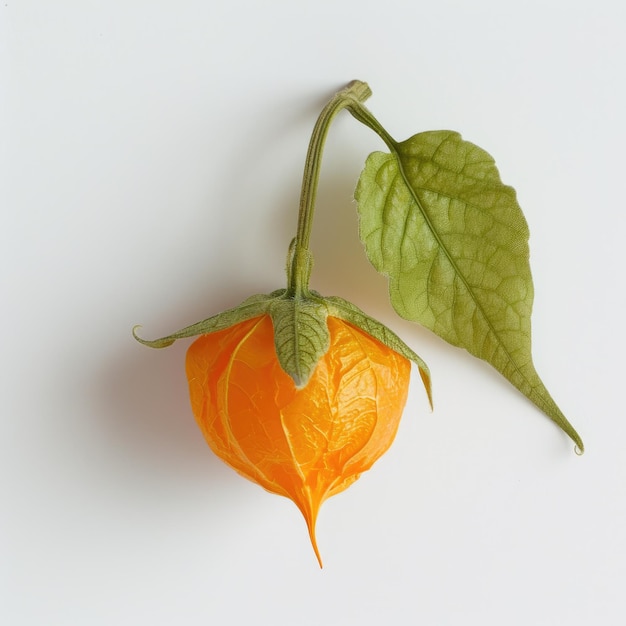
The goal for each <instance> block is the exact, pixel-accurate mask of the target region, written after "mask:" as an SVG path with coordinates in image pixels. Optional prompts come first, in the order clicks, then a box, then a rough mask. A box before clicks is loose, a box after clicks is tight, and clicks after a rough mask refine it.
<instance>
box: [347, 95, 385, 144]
mask: <svg viewBox="0 0 626 626" xmlns="http://www.w3.org/2000/svg"><path fill="white" fill-rule="evenodd" d="M348 111H350V114H351V115H352V117H354V118H355V119H356V120H358V121H359V122H361V124H364V125H365V126H367V127H368V128H370V129H371V130H373V131H374V132H375V133H376V134H377V135H378V136H379V137H380V138H381V139H382V140H383V141H384V142H385V144H386V145H387V147H388V148H389V149H390V150H391V151H392V152H395V151H396V147H397V142H396V140H395V139H394V138H393V137H392V136H391V135H390V134H389V133H388V132H387V131H386V130H385V129H384V128H383V126H382V124H381V123H380V122H379V121H378V120H377V119H376V118H375V117H374V115H373V114H372V112H371V111H370V110H369V109H368V108H367V107H365V106H363V105H362V104H361V103H360V102H355V103H350V104H349V105H348Z"/></svg>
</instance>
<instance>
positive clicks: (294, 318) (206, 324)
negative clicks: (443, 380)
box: [133, 244, 432, 406]
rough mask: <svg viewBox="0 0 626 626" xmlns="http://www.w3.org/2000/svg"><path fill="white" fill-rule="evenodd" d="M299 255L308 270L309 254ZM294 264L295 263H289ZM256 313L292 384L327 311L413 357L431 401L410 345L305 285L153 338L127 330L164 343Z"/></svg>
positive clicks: (323, 342)
mask: <svg viewBox="0 0 626 626" xmlns="http://www.w3.org/2000/svg"><path fill="white" fill-rule="evenodd" d="M294 251H295V246H294V245H293V244H292V246H291V247H290V252H289V259H290V261H291V263H288V268H289V269H288V272H287V274H288V279H291V278H292V276H291V272H293V271H300V267H301V265H300V264H298V263H295V262H294ZM305 256H306V257H307V267H308V268H309V270H308V271H309V272H310V267H311V264H312V260H311V256H310V254H308V255H305ZM294 265H296V266H298V267H296V268H295V269H294ZM296 282H298V281H296ZM262 315H269V316H270V317H271V319H272V324H273V326H274V345H275V348H276V355H277V357H278V361H279V363H280V365H281V367H282V368H283V370H284V371H285V372H286V373H287V374H289V376H291V378H292V379H293V381H294V383H295V385H296V387H298V388H302V387H305V386H306V384H307V382H308V381H309V379H310V377H311V375H312V374H313V372H314V370H315V368H316V366H317V363H318V362H319V360H320V359H321V358H322V357H323V356H324V355H325V354H326V352H327V350H328V347H329V343H330V336H329V331H328V322H327V320H328V317H329V316H330V317H336V318H339V319H341V320H343V321H345V322H348V323H349V324H351V325H353V326H357V327H358V328H360V329H361V330H363V331H364V332H366V333H368V334H369V335H371V336H372V337H374V338H375V339H377V340H378V341H380V342H381V343H383V344H384V345H386V346H387V347H388V348H390V349H392V350H395V351H396V352H398V353H399V354H401V355H402V356H404V357H406V358H407V359H409V360H411V361H413V362H414V363H415V364H416V365H417V366H418V368H419V372H420V376H421V378H422V381H423V382H424V385H425V387H426V391H427V394H428V399H429V401H430V403H431V406H432V396H431V384H430V373H429V370H428V367H427V365H426V364H425V363H424V361H423V360H422V359H421V358H420V357H419V356H418V355H417V354H415V352H413V350H411V348H409V347H408V346H407V345H406V344H405V343H404V342H403V341H402V340H401V339H400V338H399V337H398V336H397V335H396V334H395V333H393V332H392V331H391V330H389V329H388V328H387V327H386V326H384V325H383V324H381V323H380V322H378V321H376V320H374V319H372V318H371V317H369V316H368V315H366V314H365V313H364V312H363V311H361V310H360V309H359V308H358V307H356V306H355V305H354V304H351V303H350V302H347V301H346V300H343V299H342V298H338V297H329V298H324V297H323V296H321V295H320V294H319V293H317V292H316V291H309V290H308V288H307V289H304V290H303V289H300V288H298V289H292V288H287V289H280V290H278V291H273V292H272V293H270V294H257V295H254V296H251V297H250V298H247V299H246V300H244V301H243V302H242V303H241V304H240V305H239V306H236V307H234V308H232V309H228V310H227V311H223V312H222V313H218V314H217V315H213V316H212V317H209V318H207V319H205V320H202V321H201V322H198V323H196V324H192V325H191V326H187V327H185V328H183V329H181V330H179V331H177V332H175V333H172V334H171V335H167V336H166V337H161V338H159V339H154V340H147V339H143V338H141V337H139V335H138V334H137V329H138V328H139V326H135V328H133V336H134V337H135V339H136V340H137V341H139V342H140V343H142V344H143V345H144V346H149V347H150V348H165V347H167V346H171V345H172V344H173V343H174V342H175V341H176V340H177V339H184V338H188V337H195V336H198V335H203V334H207V333H213V332H217V331H220V330H225V329H227V328H230V327H231V326H234V325H235V324H239V323H241V322H244V321H246V320H249V319H252V318H255V317H260V316H262Z"/></svg>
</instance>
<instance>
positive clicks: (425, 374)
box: [417, 365, 434, 412]
mask: <svg viewBox="0 0 626 626" xmlns="http://www.w3.org/2000/svg"><path fill="white" fill-rule="evenodd" d="M417 369H418V371H419V373H420V378H421V379H422V383H423V385H424V389H426V396H427V397H428V404H429V406H430V410H431V412H432V411H433V410H434V407H433V387H432V381H431V378H430V372H429V371H428V369H426V368H425V367H423V366H422V365H418V367H417Z"/></svg>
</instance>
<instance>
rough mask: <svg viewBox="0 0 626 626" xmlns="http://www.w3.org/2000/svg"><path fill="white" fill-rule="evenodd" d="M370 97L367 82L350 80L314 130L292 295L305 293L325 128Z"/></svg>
mask: <svg viewBox="0 0 626 626" xmlns="http://www.w3.org/2000/svg"><path fill="white" fill-rule="evenodd" d="M371 94H372V92H371V90H370V88H369V86H368V84H367V83H364V82H362V81H359V80H354V81H352V82H351V83H350V84H349V85H348V86H347V87H345V88H344V89H342V90H341V91H339V92H338V93H336V94H335V95H334V96H333V98H332V99H331V100H330V101H329V102H328V104H327V105H326V106H325V107H324V108H323V109H322V112H321V113H320V115H319V117H318V118H317V122H316V123H315V127H314V128H313V133H312V135H311V140H310V141H309V149H308V151H307V155H306V161H305V164H304V174H303V176H302V191H301V193H300V209H299V213H298V230H297V234H296V239H295V250H294V251H293V253H292V256H291V261H290V267H289V285H288V289H289V291H290V292H291V293H292V294H293V295H296V294H298V295H301V294H303V293H305V292H306V291H307V290H308V282H309V275H310V266H311V257H310V252H309V241H310V238H311V227H312V224H313V213H314V211H315V199H316V197H317V185H318V182H319V176H320V169H321V164H322V154H323V152H324V143H325V141H326V135H327V134H328V129H329V127H330V124H331V122H332V121H333V119H334V118H335V116H336V115H337V113H339V111H341V110H342V109H345V108H346V107H348V108H350V107H353V106H356V107H359V106H360V103H361V102H363V101H365V100H367V98H369V97H370V95H371Z"/></svg>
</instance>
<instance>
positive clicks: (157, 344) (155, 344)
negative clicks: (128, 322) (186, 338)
mask: <svg viewBox="0 0 626 626" xmlns="http://www.w3.org/2000/svg"><path fill="white" fill-rule="evenodd" d="M139 328H141V324H135V326H133V337H134V338H135V340H136V341H138V342H139V343H140V344H142V345H144V346H148V347H149V348H167V346H171V345H172V344H173V343H174V341H175V339H167V340H164V339H155V340H153V341H150V340H148V339H142V338H141V337H140V336H139V335H138V334H137V329H139Z"/></svg>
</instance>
